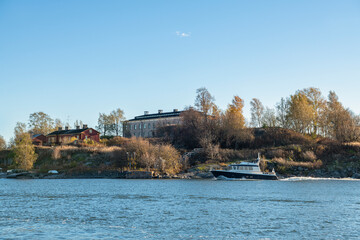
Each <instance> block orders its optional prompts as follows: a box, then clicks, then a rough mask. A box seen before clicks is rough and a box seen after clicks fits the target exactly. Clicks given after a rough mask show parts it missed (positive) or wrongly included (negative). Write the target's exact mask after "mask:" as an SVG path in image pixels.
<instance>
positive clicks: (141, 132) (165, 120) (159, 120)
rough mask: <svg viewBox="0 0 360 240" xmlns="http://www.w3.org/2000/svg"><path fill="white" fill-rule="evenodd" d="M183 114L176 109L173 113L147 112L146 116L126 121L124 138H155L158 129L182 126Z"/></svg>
mask: <svg viewBox="0 0 360 240" xmlns="http://www.w3.org/2000/svg"><path fill="white" fill-rule="evenodd" d="M182 112H183V111H179V110H177V109H174V110H173V111H172V112H163V111H162V110H159V111H158V113H154V114H149V112H148V111H145V112H144V115H140V116H136V117H135V118H134V119H130V120H128V121H125V123H124V126H123V131H124V136H125V137H145V138H149V137H154V136H155V132H156V129H157V128H158V127H161V126H169V125H177V124H180V119H181V117H180V114H181V113H182Z"/></svg>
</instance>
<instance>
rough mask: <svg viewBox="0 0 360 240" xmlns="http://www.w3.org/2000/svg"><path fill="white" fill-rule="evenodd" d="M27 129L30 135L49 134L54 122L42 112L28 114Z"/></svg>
mask: <svg viewBox="0 0 360 240" xmlns="http://www.w3.org/2000/svg"><path fill="white" fill-rule="evenodd" d="M29 128H30V131H31V132H32V134H44V135H46V134H49V133H50V132H52V131H53V130H54V120H53V119H52V118H51V117H50V116H49V115H47V114H46V113H43V112H35V113H32V114H30V117H29Z"/></svg>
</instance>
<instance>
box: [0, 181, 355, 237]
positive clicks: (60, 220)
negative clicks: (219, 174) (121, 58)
mask: <svg viewBox="0 0 360 240" xmlns="http://www.w3.org/2000/svg"><path fill="white" fill-rule="evenodd" d="M4 182H5V183H6V184H1V183H4ZM1 183H0V204H1V205H0V232H1V234H2V235H1V238H5V239H13V238H29V239H38V238H40V239H41V238H47V239H96V238H104V236H106V237H108V238H111V239H119V238H122V239H142V238H150V239H244V238H246V239H262V238H263V239H264V238H269V239H319V238H322V237H323V236H326V238H329V239H337V238H340V239H351V238H354V239H356V237H354V236H357V233H358V232H359V231H360V224H359V222H360V217H359V216H360V208H359V204H360V202H359V198H358V196H360V186H358V185H359V182H358V181H331V180H326V181H237V182H235V181H212V180H210V181H206V180H205V181H204V180H203V181H196V180H194V181H182V180H174V181H166V180H158V181H151V180H134V181H132V180H124V181H123V180H119V179H116V180H106V179H96V180H92V179H87V180H84V179H83V180H52V181H47V180H34V181H26V182H25V181H23V182H20V181H8V180H2V181H1ZM269 189H271V191H269Z"/></svg>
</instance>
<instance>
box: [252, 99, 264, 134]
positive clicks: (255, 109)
mask: <svg viewBox="0 0 360 240" xmlns="http://www.w3.org/2000/svg"><path fill="white" fill-rule="evenodd" d="M250 105H251V109H250V111H251V125H252V126H254V127H262V126H261V124H262V117H263V114H264V106H263V105H262V103H261V102H260V100H259V99H257V98H253V99H252V100H251V102H250Z"/></svg>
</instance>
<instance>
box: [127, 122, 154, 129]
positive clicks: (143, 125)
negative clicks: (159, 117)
mask: <svg viewBox="0 0 360 240" xmlns="http://www.w3.org/2000/svg"><path fill="white" fill-rule="evenodd" d="M129 127H130V130H132V129H134V130H136V128H137V127H138V124H134V125H129ZM146 127H147V128H148V129H151V127H152V128H155V123H153V124H151V123H148V124H146V123H144V124H142V123H139V129H141V128H143V129H146Z"/></svg>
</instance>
